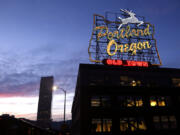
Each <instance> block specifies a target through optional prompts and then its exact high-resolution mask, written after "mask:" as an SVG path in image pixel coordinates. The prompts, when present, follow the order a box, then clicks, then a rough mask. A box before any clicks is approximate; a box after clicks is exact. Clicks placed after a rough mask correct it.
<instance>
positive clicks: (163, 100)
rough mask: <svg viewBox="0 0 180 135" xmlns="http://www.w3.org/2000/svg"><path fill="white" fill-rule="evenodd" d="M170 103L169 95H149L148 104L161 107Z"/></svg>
mask: <svg viewBox="0 0 180 135" xmlns="http://www.w3.org/2000/svg"><path fill="white" fill-rule="evenodd" d="M169 104H170V98H169V97H161V96H158V97H157V96H152V97H150V106H151V107H155V106H159V107H163V106H168V105H169Z"/></svg>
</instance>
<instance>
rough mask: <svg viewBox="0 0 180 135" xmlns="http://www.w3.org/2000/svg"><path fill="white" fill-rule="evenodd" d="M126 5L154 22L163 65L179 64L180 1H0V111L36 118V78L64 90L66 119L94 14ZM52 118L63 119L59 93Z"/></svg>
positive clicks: (37, 83)
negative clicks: (44, 78) (49, 79)
mask: <svg viewBox="0 0 180 135" xmlns="http://www.w3.org/2000/svg"><path fill="white" fill-rule="evenodd" d="M120 9H131V10H133V11H134V12H135V13H136V14H137V15H140V16H144V17H145V18H146V21H148V22H150V23H151V24H154V25H155V38H156V40H157V47H158V51H159V54H160V57H161V60H162V64H163V66H162V67H170V68H180V0H0V47H1V48H0V115H1V114H4V113H8V114H12V115H15V116H16V117H25V118H28V119H32V120H36V113H37V107H38V94H39V84H40V78H41V77H42V76H49V75H53V76H54V79H55V84H56V85H58V86H59V87H61V88H63V89H65V90H67V92H68V95H67V119H71V105H72V101H73V97H74V91H75V85H76V78H77V73H78V66H79V63H90V62H89V58H88V45H89V40H90V37H91V33H92V29H93V14H95V13H97V14H100V15H104V14H105V12H106V11H119V10H120ZM53 95H54V97H53V107H52V118H53V120H62V119H63V103H64V102H63V101H64V95H63V92H62V91H60V90H57V91H55V92H54V94H53Z"/></svg>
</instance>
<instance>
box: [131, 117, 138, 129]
mask: <svg viewBox="0 0 180 135" xmlns="http://www.w3.org/2000/svg"><path fill="white" fill-rule="evenodd" d="M129 123H130V130H131V131H135V130H137V128H138V125H137V120H136V119H135V118H129Z"/></svg>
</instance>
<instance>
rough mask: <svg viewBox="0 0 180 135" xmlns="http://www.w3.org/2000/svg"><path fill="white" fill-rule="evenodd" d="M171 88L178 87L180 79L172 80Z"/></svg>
mask: <svg viewBox="0 0 180 135" xmlns="http://www.w3.org/2000/svg"><path fill="white" fill-rule="evenodd" d="M172 84H173V87H180V78H172Z"/></svg>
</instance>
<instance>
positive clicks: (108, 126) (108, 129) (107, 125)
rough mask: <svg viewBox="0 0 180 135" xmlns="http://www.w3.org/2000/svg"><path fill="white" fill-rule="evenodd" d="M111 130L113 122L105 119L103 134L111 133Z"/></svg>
mask: <svg viewBox="0 0 180 135" xmlns="http://www.w3.org/2000/svg"><path fill="white" fill-rule="evenodd" d="M111 128H112V120H111V119H103V132H111Z"/></svg>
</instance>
